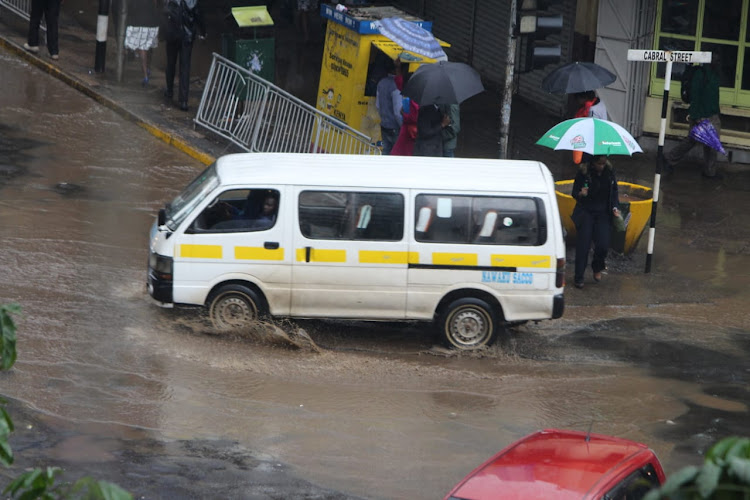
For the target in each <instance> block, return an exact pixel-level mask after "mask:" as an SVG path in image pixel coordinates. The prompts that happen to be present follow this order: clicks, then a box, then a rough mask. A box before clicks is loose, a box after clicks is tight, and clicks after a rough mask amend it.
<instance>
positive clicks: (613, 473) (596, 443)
mask: <svg viewBox="0 0 750 500" xmlns="http://www.w3.org/2000/svg"><path fill="white" fill-rule="evenodd" d="M587 436H588V437H587ZM649 461H651V462H652V463H654V467H655V468H656V469H657V475H658V476H659V479H660V481H661V482H663V481H664V472H663V471H662V468H661V465H660V464H659V461H658V460H657V459H656V456H655V455H654V453H653V452H652V451H651V450H649V449H648V447H647V446H646V445H643V444H640V443H636V442H635V441H630V440H627V439H621V438H616V437H611V436H603V435H600V434H588V435H587V434H586V433H585V432H579V431H563V430H554V429H548V430H544V431H539V432H536V433H534V434H531V435H529V436H526V437H525V438H523V439H520V440H519V441H516V442H515V443H513V444H512V445H510V446H508V447H507V448H505V449H504V450H502V451H500V453H498V454H497V455H495V456H493V457H492V458H490V459H489V460H487V461H486V462H485V463H483V464H482V465H480V466H479V467H477V468H476V469H474V471H472V472H471V473H470V474H469V475H468V476H466V477H465V478H464V479H463V480H462V481H461V482H460V483H458V484H457V485H456V486H455V487H454V488H453V490H452V491H451V492H450V493H449V494H448V495H447V496H446V498H451V497H453V498H461V499H471V500H484V499H490V498H492V499H496V498H503V499H513V498H518V499H525V500H532V499H545V500H546V499H556V500H557V499H573V498H575V499H584V498H586V499H588V498H598V496H599V495H601V494H603V493H606V492H607V491H608V490H609V489H610V488H611V487H613V486H614V484H615V482H616V481H619V480H621V479H622V478H624V477H625V476H626V475H627V474H629V473H630V472H632V471H633V470H635V469H637V468H639V467H641V466H643V465H645V464H646V463H647V462H649Z"/></svg>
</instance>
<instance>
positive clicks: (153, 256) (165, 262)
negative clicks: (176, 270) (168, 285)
mask: <svg viewBox="0 0 750 500" xmlns="http://www.w3.org/2000/svg"><path fill="white" fill-rule="evenodd" d="M173 262H174V261H173V260H172V257H165V256H164V255H159V254H158V253H154V252H151V253H150V254H149V256H148V267H149V268H150V269H152V270H153V271H154V272H155V273H156V274H157V275H159V277H160V278H162V279H170V280H171V279H172V265H173Z"/></svg>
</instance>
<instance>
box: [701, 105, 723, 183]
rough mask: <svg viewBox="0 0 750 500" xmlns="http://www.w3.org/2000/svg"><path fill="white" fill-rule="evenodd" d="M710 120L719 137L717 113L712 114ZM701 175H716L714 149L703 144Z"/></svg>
mask: <svg viewBox="0 0 750 500" xmlns="http://www.w3.org/2000/svg"><path fill="white" fill-rule="evenodd" d="M710 120H711V125H713V126H714V128H715V129H716V133H717V134H718V135H719V137H721V120H720V119H719V117H718V116H717V115H714V116H712V117H711V118H710ZM703 176H704V177H716V150H715V149H714V148H711V147H708V146H703Z"/></svg>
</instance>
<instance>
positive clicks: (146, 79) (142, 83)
mask: <svg viewBox="0 0 750 500" xmlns="http://www.w3.org/2000/svg"><path fill="white" fill-rule="evenodd" d="M141 85H142V86H144V87H145V86H146V85H148V77H146V78H144V79H143V81H141Z"/></svg>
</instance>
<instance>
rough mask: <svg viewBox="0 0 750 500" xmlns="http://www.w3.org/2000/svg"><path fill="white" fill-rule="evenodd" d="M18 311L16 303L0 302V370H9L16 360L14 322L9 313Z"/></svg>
mask: <svg viewBox="0 0 750 500" xmlns="http://www.w3.org/2000/svg"><path fill="white" fill-rule="evenodd" d="M20 312H21V306H19V305H18V304H0V370H10V369H11V367H12V366H13V364H14V363H15V362H16V324H15V323H13V318H12V317H11V315H13V314H19V313H20Z"/></svg>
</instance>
